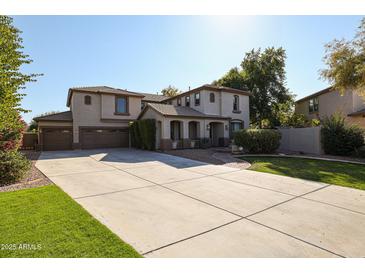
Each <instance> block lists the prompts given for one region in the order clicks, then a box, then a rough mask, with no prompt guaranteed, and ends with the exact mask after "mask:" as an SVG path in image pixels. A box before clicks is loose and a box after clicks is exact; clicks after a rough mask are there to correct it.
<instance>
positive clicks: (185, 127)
mask: <svg viewBox="0 0 365 274" xmlns="http://www.w3.org/2000/svg"><path fill="white" fill-rule="evenodd" d="M181 123H182V146H183V148H189V147H190V140H189V121H187V120H182V121H181Z"/></svg>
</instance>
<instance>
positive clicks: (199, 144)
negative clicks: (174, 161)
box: [157, 117, 229, 150]
mask: <svg viewBox="0 0 365 274" xmlns="http://www.w3.org/2000/svg"><path fill="white" fill-rule="evenodd" d="M157 133H158V134H157V138H159V136H161V138H160V141H159V142H157V144H158V146H157V149H161V150H170V149H184V148H207V147H218V146H227V145H228V144H229V120H228V119H217V120H211V119H209V120H208V119H196V118H194V119H186V118H180V119H179V118H177V117H174V118H171V119H166V118H165V119H164V120H163V121H160V122H158V123H157Z"/></svg>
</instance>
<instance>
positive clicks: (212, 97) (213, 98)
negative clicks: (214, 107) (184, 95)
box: [209, 92, 215, 103]
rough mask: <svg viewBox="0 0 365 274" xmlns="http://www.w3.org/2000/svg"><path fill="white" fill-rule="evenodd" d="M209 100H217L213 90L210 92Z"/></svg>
mask: <svg viewBox="0 0 365 274" xmlns="http://www.w3.org/2000/svg"><path fill="white" fill-rule="evenodd" d="M209 101H210V102H211V103H214V102H215V95H214V93H213V92H212V93H210V94H209Z"/></svg>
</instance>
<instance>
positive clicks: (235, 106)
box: [233, 95, 240, 111]
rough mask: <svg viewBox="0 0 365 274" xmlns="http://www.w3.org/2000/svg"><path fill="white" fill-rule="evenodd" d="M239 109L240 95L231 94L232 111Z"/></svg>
mask: <svg viewBox="0 0 365 274" xmlns="http://www.w3.org/2000/svg"><path fill="white" fill-rule="evenodd" d="M239 110H240V97H239V96H238V95H234V96H233V111H239Z"/></svg>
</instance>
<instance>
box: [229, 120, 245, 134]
mask: <svg viewBox="0 0 365 274" xmlns="http://www.w3.org/2000/svg"><path fill="white" fill-rule="evenodd" d="M242 128H243V122H241V121H234V122H231V130H232V132H236V131H238V130H240V129H242Z"/></svg>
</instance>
